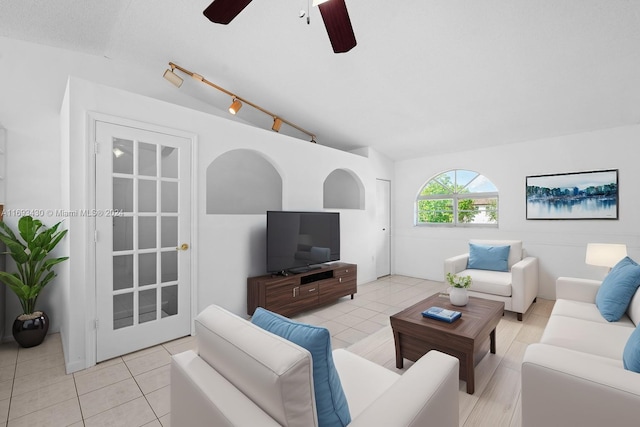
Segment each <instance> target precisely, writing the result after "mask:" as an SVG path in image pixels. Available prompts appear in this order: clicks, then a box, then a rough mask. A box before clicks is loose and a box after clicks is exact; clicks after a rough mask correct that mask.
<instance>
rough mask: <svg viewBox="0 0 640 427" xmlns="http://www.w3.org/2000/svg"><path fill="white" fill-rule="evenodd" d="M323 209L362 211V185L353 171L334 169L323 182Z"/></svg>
mask: <svg viewBox="0 0 640 427" xmlns="http://www.w3.org/2000/svg"><path fill="white" fill-rule="evenodd" d="M324 208H325V209H364V185H363V184H362V181H361V180H360V178H359V177H358V175H356V174H355V173H354V172H353V171H351V170H349V169H336V170H334V171H333V172H331V173H330V174H329V175H328V176H327V178H326V179H325V180H324Z"/></svg>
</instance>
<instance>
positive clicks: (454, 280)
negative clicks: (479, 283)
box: [447, 273, 471, 306]
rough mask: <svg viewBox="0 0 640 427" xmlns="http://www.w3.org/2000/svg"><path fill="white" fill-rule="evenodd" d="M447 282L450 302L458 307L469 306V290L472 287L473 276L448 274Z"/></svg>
mask: <svg viewBox="0 0 640 427" xmlns="http://www.w3.org/2000/svg"><path fill="white" fill-rule="evenodd" d="M447 282H449V286H450V288H449V300H450V301H451V304H453V305H457V306H463V305H467V303H468V302H469V295H468V294H467V289H469V287H471V276H458V275H456V274H451V273H447Z"/></svg>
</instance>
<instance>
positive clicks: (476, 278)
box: [444, 240, 538, 320]
mask: <svg viewBox="0 0 640 427" xmlns="http://www.w3.org/2000/svg"><path fill="white" fill-rule="evenodd" d="M469 243H474V244H478V245H492V246H506V245H509V246H510V250H509V259H508V262H507V263H508V271H492V270H475V269H469V268H467V263H468V261H469V253H466V254H462V255H458V256H455V257H452V258H448V259H445V261H444V274H445V276H446V275H447V273H451V274H458V275H461V276H471V279H472V284H471V288H470V289H469V295H471V296H475V297H479V298H485V299H492V300H497V301H503V302H504V308H505V310H507V311H513V312H515V313H517V316H518V320H522V315H523V314H524V313H525V312H526V311H527V310H528V309H529V307H530V306H531V304H532V303H534V302H535V301H536V297H537V295H538V259H537V258H535V257H528V256H526V255H525V251H524V249H523V248H522V241H521V240H470V241H469Z"/></svg>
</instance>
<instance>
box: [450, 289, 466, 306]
mask: <svg viewBox="0 0 640 427" xmlns="http://www.w3.org/2000/svg"><path fill="white" fill-rule="evenodd" d="M449 301H451V304H453V305H457V306H458V307H462V306H463V305H467V303H468V302H469V294H468V293H467V290H466V289H465V288H454V287H453V286H452V287H450V288H449Z"/></svg>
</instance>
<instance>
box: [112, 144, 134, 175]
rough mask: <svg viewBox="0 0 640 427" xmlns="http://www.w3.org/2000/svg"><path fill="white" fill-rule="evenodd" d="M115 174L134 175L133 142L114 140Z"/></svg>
mask: <svg viewBox="0 0 640 427" xmlns="http://www.w3.org/2000/svg"><path fill="white" fill-rule="evenodd" d="M113 172H115V173H126V174H129V175H131V174H133V141H129V140H127V139H120V138H113Z"/></svg>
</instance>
